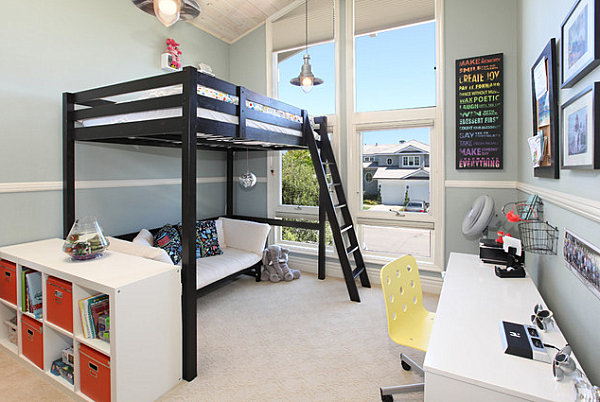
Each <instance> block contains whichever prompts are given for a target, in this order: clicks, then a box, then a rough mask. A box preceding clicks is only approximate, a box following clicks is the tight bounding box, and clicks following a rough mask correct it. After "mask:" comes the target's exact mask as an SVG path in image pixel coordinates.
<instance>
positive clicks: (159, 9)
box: [154, 0, 181, 27]
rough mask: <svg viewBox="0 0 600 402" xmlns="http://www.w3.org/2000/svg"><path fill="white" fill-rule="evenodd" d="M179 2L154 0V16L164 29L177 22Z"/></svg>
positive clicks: (174, 0) (179, 8)
mask: <svg viewBox="0 0 600 402" xmlns="http://www.w3.org/2000/svg"><path fill="white" fill-rule="evenodd" d="M180 11H181V0H154V15H156V18H158V20H159V21H160V22H161V23H162V24H163V25H164V26H166V27H170V26H171V25H173V24H174V23H176V22H177V21H179V13H180Z"/></svg>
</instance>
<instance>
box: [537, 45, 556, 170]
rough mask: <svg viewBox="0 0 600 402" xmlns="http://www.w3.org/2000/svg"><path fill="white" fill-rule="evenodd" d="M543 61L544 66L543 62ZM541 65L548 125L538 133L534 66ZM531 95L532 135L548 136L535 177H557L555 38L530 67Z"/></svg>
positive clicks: (538, 119)
mask: <svg viewBox="0 0 600 402" xmlns="http://www.w3.org/2000/svg"><path fill="white" fill-rule="evenodd" d="M540 63H545V67H544V65H543V64H540ZM539 67H543V68H544V69H545V75H546V85H547V93H546V97H547V99H546V100H547V106H548V117H549V123H550V124H549V125H545V126H544V127H543V128H542V133H543V134H539V131H540V126H539V121H540V118H539V117H540V116H539V110H538V96H537V94H538V92H539V89H540V88H536V78H535V71H536V68H539ZM531 95H532V103H533V109H532V111H533V135H534V136H535V135H544V138H549V141H547V143H548V145H546V147H547V148H546V149H547V152H545V153H544V152H542V153H543V154H548V152H549V156H548V158H546V159H545V160H544V161H543V163H542V164H541V166H539V167H536V168H534V176H535V177H544V178H549V179H558V178H559V146H558V135H559V134H558V133H559V131H558V124H559V123H558V97H557V95H558V84H557V79H556V39H554V38H552V39H550V41H549V42H548V44H547V45H546V47H545V48H544V50H542V53H541V54H540V55H539V57H538V58H537V60H536V61H535V63H534V64H533V66H532V67H531Z"/></svg>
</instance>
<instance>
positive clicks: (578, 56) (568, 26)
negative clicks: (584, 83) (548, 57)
mask: <svg viewBox="0 0 600 402" xmlns="http://www.w3.org/2000/svg"><path fill="white" fill-rule="evenodd" d="M599 20H600V0H577V1H576V2H575V4H574V5H573V8H571V11H569V14H568V15H567V18H566V19H565V20H564V21H563V23H562V25H561V27H560V39H561V41H560V42H561V47H562V52H561V55H562V57H561V67H562V69H561V70H562V79H561V88H571V87H572V86H573V85H575V83H577V81H579V80H580V79H581V78H583V77H584V76H585V75H586V74H587V73H589V72H590V71H592V70H593V69H594V68H595V67H596V66H597V65H598V64H600V26H599V25H598V23H599V22H600V21H599Z"/></svg>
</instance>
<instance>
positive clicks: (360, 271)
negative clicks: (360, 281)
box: [352, 267, 365, 279]
mask: <svg viewBox="0 0 600 402" xmlns="http://www.w3.org/2000/svg"><path fill="white" fill-rule="evenodd" d="M364 270H365V267H360V268H356V269H355V270H354V271H352V276H353V277H354V279H356V277H357V276H358V275H360V274H362V272H363V271H364Z"/></svg>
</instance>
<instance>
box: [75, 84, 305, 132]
mask: <svg viewBox="0 0 600 402" xmlns="http://www.w3.org/2000/svg"><path fill="white" fill-rule="evenodd" d="M181 91H182V86H181V85H174V86H171V87H165V88H159V89H154V90H150V91H142V92H140V93H139V94H137V95H136V96H135V97H134V98H131V99H125V100H124V101H123V102H127V101H133V100H141V99H147V98H154V97H161V96H169V95H178V94H181ZM197 92H198V95H202V96H205V97H208V98H212V99H217V100H219V101H222V102H226V103H231V104H234V105H237V104H239V99H238V97H237V96H233V95H229V94H226V93H224V92H220V91H216V90H214V89H212V88H208V87H205V86H202V85H198V90H197ZM246 107H247V108H249V109H252V110H257V111H260V112H263V113H268V114H272V115H274V116H278V117H281V118H284V119H287V120H290V121H293V122H297V123H302V117H301V116H297V115H294V114H292V113H288V112H284V111H281V110H277V109H274V108H272V107H269V106H265V105H261V104H259V103H256V102H253V101H248V100H246ZM197 114H198V117H200V118H204V119H209V120H216V121H221V122H225V123H231V124H235V125H237V124H239V118H238V117H237V116H235V115H231V114H228V113H223V112H217V111H214V110H210V109H204V108H200V107H199V108H198V109H197ZM181 116H182V109H181V108H169V109H159V110H150V111H144V112H135V113H127V114H118V115H113V116H106V117H95V118H91V119H85V120H80V121H78V124H79V125H81V126H83V127H94V126H103V125H110V124H119V123H129V122H135V121H147V120H156V119H164V118H169V117H181ZM246 125H247V126H248V127H253V128H258V129H262V130H267V131H272V132H276V133H281V134H287V135H292V136H295V137H302V131H300V130H293V129H290V128H287V127H280V126H276V125H274V124H268V123H263V122H261V121H256V120H252V119H246ZM199 136H200V137H204V136H211V134H202V133H200V134H199Z"/></svg>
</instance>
